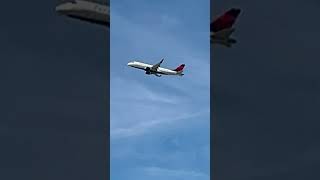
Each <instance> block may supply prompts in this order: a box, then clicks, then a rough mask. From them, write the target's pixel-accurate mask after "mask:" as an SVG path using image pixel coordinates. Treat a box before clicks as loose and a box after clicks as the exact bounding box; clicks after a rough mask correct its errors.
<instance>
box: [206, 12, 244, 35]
mask: <svg viewBox="0 0 320 180" xmlns="http://www.w3.org/2000/svg"><path fill="white" fill-rule="evenodd" d="M240 12H241V10H240V9H238V8H232V9H230V10H229V11H227V12H225V13H224V14H223V15H222V16H219V17H218V18H217V19H216V20H215V21H213V22H212V23H211V24H210V31H212V32H218V31H221V30H223V29H228V28H231V27H232V26H233V24H234V23H235V22H236V20H237V18H238V16H239V14H240Z"/></svg>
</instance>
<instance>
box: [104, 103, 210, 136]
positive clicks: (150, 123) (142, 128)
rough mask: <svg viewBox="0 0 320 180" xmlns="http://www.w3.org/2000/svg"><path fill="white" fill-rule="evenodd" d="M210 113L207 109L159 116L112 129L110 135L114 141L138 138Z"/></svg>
mask: <svg viewBox="0 0 320 180" xmlns="http://www.w3.org/2000/svg"><path fill="white" fill-rule="evenodd" d="M208 112H209V109H207V110H206V111H200V112H193V113H190V112H184V113H181V112H178V113H179V114H180V115H177V116H173V117H166V116H164V117H162V116H157V118H156V119H155V120H152V119H148V118H145V121H143V122H141V123H138V124H136V125H134V126H131V127H128V128H115V129H111V133H110V134H111V138H112V139H117V138H124V137H132V136H138V135H142V134H145V133H147V132H154V129H155V128H161V127H163V126H165V125H172V124H174V123H177V121H181V120H184V121H183V122H184V123H186V121H185V120H188V119H190V118H196V117H199V116H201V115H203V114H207V113H208Z"/></svg>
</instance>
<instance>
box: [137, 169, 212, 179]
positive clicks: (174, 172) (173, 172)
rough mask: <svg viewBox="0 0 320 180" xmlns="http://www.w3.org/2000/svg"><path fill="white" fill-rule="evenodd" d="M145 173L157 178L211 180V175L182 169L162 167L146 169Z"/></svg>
mask: <svg viewBox="0 0 320 180" xmlns="http://www.w3.org/2000/svg"><path fill="white" fill-rule="evenodd" d="M143 171H144V172H145V173H146V174H147V175H150V176H156V177H167V178H179V179H183V180H189V179H190V180H191V179H197V180H202V179H206V180H208V179H210V175H208V174H206V173H202V172H196V171H192V170H190V171H188V170H180V169H166V168H160V167H145V168H143Z"/></svg>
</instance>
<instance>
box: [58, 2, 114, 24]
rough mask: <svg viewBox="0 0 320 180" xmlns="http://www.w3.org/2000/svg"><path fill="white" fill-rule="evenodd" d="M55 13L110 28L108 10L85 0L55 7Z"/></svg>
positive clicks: (107, 7)
mask: <svg viewBox="0 0 320 180" xmlns="http://www.w3.org/2000/svg"><path fill="white" fill-rule="evenodd" d="M56 11H57V12H59V13H61V14H63V15H66V16H69V17H72V18H76V19H80V20H84V21H88V22H92V23H96V24H100V25H104V26H108V27H109V26H110V8H109V6H107V5H102V4H99V3H94V2H90V1H86V0H70V2H65V3H62V4H60V5H58V6H57V7H56Z"/></svg>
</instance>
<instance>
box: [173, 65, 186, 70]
mask: <svg viewBox="0 0 320 180" xmlns="http://www.w3.org/2000/svg"><path fill="white" fill-rule="evenodd" d="M184 66H185V64H181V65H180V66H179V67H177V68H176V69H175V70H174V71H177V72H179V71H182V70H183V68H184Z"/></svg>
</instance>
